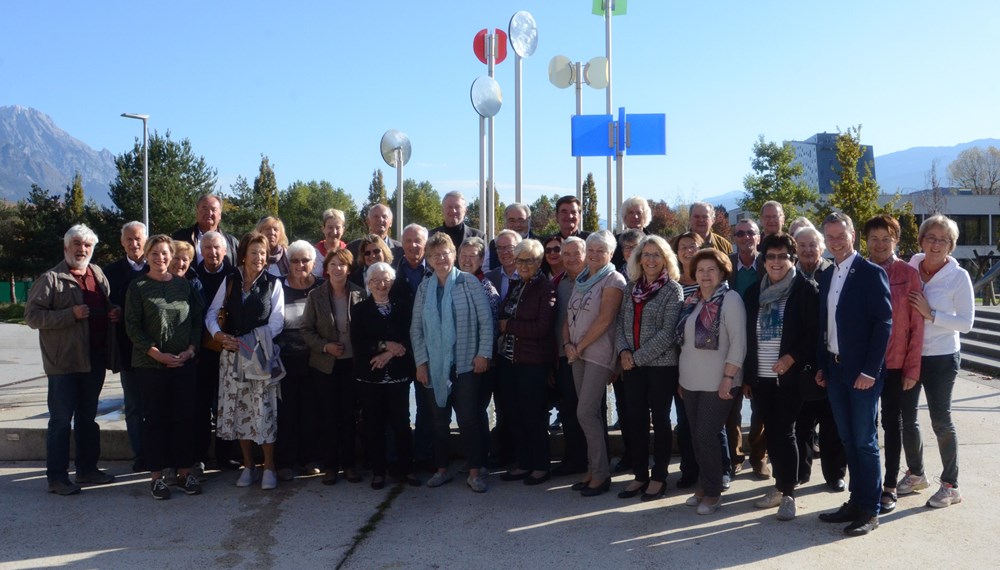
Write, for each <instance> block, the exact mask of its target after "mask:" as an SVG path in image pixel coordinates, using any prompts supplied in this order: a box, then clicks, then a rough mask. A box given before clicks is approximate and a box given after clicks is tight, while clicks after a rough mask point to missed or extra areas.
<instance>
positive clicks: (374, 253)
mask: <svg viewBox="0 0 1000 570" xmlns="http://www.w3.org/2000/svg"><path fill="white" fill-rule="evenodd" d="M380 255H382V250H381V249H372V250H369V251H366V252H365V257H378V256H380Z"/></svg>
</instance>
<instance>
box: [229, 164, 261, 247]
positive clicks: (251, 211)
mask: <svg viewBox="0 0 1000 570" xmlns="http://www.w3.org/2000/svg"><path fill="white" fill-rule="evenodd" d="M266 215H268V214H267V213H266V210H265V209H264V204H263V203H262V202H261V200H260V196H259V195H258V194H257V193H256V192H254V189H253V187H252V186H250V183H249V182H248V181H247V179H246V178H245V177H243V176H237V177H236V182H233V183H232V184H230V185H229V192H228V193H227V196H226V201H225V204H224V205H223V211H222V221H223V224H224V226H225V229H226V231H227V232H231V233H232V234H233V235H235V236H238V237H239V236H243V235H244V234H246V233H247V232H249V231H250V230H252V229H254V228H255V227H256V226H257V221H258V220H260V219H261V218H263V217H264V216H266Z"/></svg>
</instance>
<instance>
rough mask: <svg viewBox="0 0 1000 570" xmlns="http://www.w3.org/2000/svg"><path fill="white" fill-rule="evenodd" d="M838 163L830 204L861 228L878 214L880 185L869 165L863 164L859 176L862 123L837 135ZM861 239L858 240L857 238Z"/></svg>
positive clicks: (858, 228)
mask: <svg viewBox="0 0 1000 570" xmlns="http://www.w3.org/2000/svg"><path fill="white" fill-rule="evenodd" d="M836 147H837V152H836V157H837V165H838V168H839V170H840V172H839V173H838V175H839V178H838V180H835V181H833V182H832V183H831V186H832V188H833V192H832V193H831V194H830V200H829V202H830V206H832V207H833V208H835V209H836V210H837V211H839V212H843V213H845V214H847V215H848V216H850V217H851V219H852V220H854V226H855V229H856V230H858V231H860V229H861V226H863V225H864V223H865V222H866V221H867V220H869V219H870V218H872V217H873V216H875V215H876V214H878V213H879V212H880V211H881V210H882V208H880V207H879V204H878V196H879V186H878V183H877V182H875V178H874V177H873V176H872V169H871V165H869V164H867V163H866V164H865V165H864V175H863V176H861V177H859V176H858V161H860V160H861V157H862V156H864V149H863V148H862V146H861V125H858V126H856V127H850V128H848V129H847V130H846V131H844V132H842V133H840V134H839V135H837V141H836ZM858 241H860V240H858Z"/></svg>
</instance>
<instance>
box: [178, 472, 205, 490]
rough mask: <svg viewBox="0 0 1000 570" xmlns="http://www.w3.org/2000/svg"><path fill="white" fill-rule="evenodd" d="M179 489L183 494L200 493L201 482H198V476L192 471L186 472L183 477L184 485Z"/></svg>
mask: <svg viewBox="0 0 1000 570" xmlns="http://www.w3.org/2000/svg"><path fill="white" fill-rule="evenodd" d="M181 489H183V490H184V494H185V495H200V494H201V483H199V482H198V478H197V477H195V476H194V474H193V473H188V474H187V477H185V478H184V486H183V487H181Z"/></svg>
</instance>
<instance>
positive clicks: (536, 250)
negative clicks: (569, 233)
mask: <svg viewBox="0 0 1000 570" xmlns="http://www.w3.org/2000/svg"><path fill="white" fill-rule="evenodd" d="M525 251H526V252H528V253H529V254H531V257H532V258H533V259H541V258H542V257H544V256H545V247H544V246H543V245H542V242H540V241H538V240H537V239H526V240H524V241H522V242H521V243H519V244H517V246H516V247H514V255H520V254H521V252H525Z"/></svg>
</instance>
